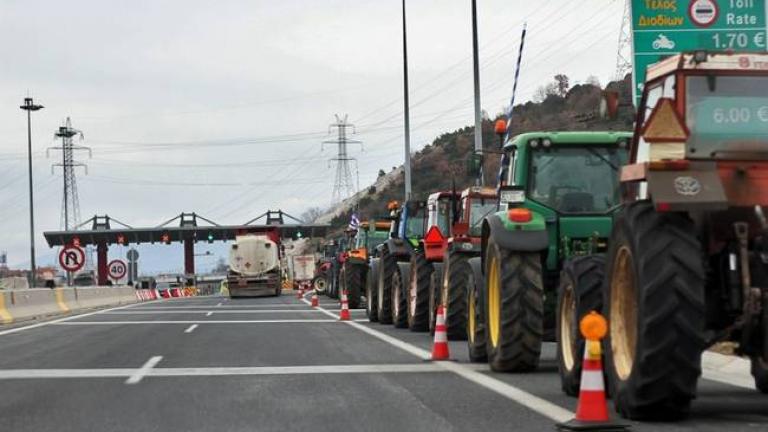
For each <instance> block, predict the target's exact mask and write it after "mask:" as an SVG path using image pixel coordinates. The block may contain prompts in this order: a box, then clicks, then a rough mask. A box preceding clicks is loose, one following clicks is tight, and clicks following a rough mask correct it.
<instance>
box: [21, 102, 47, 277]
mask: <svg viewBox="0 0 768 432" xmlns="http://www.w3.org/2000/svg"><path fill="white" fill-rule="evenodd" d="M19 108H21V109H23V110H24V111H26V112H27V159H28V165H29V242H30V245H29V253H30V271H29V287H30V288H34V287H35V281H36V279H37V277H36V276H37V275H36V273H37V266H36V265H35V208H34V205H35V200H34V192H33V189H32V111H38V110H41V109H43V106H42V105H35V104H34V103H33V102H32V98H31V97H26V98H24V105H22V106H20V107H19Z"/></svg>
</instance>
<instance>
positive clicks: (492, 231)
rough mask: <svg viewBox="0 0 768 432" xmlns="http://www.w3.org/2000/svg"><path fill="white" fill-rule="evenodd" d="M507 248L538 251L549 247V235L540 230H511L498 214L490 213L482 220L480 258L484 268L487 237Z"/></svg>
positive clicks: (519, 250) (545, 231) (520, 250)
mask: <svg viewBox="0 0 768 432" xmlns="http://www.w3.org/2000/svg"><path fill="white" fill-rule="evenodd" d="M491 237H493V241H494V242H495V243H496V244H498V245H499V246H501V247H503V248H504V249H507V250H513V251H518V252H539V251H544V250H546V249H547V247H549V235H548V234H547V230H546V229H542V230H511V229H508V228H507V227H505V226H504V223H503V222H502V221H501V219H500V218H499V215H497V214H495V215H491V216H488V217H486V218H485V220H484V221H483V230H482V243H481V245H482V253H481V254H480V258H481V260H482V262H483V267H482V268H483V269H484V268H485V251H486V250H488V249H487V248H488V239H490V238H491Z"/></svg>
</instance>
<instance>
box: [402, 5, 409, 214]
mask: <svg viewBox="0 0 768 432" xmlns="http://www.w3.org/2000/svg"><path fill="white" fill-rule="evenodd" d="M403 93H404V111H405V113H404V114H405V163H404V164H403V168H404V170H405V201H408V200H410V199H411V116H410V112H409V110H410V107H409V105H410V104H409V102H408V36H407V33H406V25H405V0H403Z"/></svg>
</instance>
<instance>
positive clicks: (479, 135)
mask: <svg viewBox="0 0 768 432" xmlns="http://www.w3.org/2000/svg"><path fill="white" fill-rule="evenodd" d="M472 72H473V74H474V92H475V154H476V155H479V157H480V158H481V159H480V160H481V161H482V160H483V159H482V155H483V118H482V114H481V112H480V61H479V53H478V49H477V3H476V0H472ZM483 168H484V167H483V163H482V162H481V163H480V173H479V175H478V176H477V181H476V182H477V185H478V186H484V185H485V172H484V170H483Z"/></svg>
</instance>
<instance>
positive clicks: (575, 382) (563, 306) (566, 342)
mask: <svg viewBox="0 0 768 432" xmlns="http://www.w3.org/2000/svg"><path fill="white" fill-rule="evenodd" d="M604 277H605V255H590V256H585V257H578V258H574V259H570V260H568V261H566V262H565V264H564V265H563V271H562V272H561V273H560V287H559V288H558V293H557V325H556V326H555V328H556V330H557V369H558V371H559V372H560V385H561V387H562V388H563V392H565V394H567V395H568V396H578V395H579V388H580V386H581V363H582V360H583V358H584V345H585V342H584V337H583V336H582V335H581V332H580V331H579V323H580V322H581V319H582V318H583V317H584V316H585V315H587V314H588V313H589V312H591V311H596V312H600V313H602V309H603V308H602V307H603V293H602V291H601V287H602V284H603V279H604Z"/></svg>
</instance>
